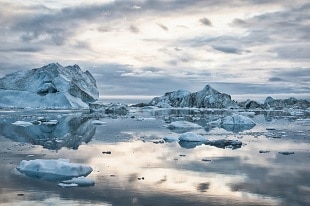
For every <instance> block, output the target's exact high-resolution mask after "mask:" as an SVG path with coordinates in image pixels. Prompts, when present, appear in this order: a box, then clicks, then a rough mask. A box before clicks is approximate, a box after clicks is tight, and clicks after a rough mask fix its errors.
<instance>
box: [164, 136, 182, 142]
mask: <svg viewBox="0 0 310 206" xmlns="http://www.w3.org/2000/svg"><path fill="white" fill-rule="evenodd" d="M164 141H165V142H177V141H179V137H164Z"/></svg>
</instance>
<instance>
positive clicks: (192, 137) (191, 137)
mask: <svg viewBox="0 0 310 206" xmlns="http://www.w3.org/2000/svg"><path fill="white" fill-rule="evenodd" d="M179 141H185V142H206V141H208V139H207V138H206V137H204V136H202V135H199V134H195V133H193V132H186V133H183V134H181V135H180V137H179Z"/></svg>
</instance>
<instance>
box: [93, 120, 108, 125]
mask: <svg viewBox="0 0 310 206" xmlns="http://www.w3.org/2000/svg"><path fill="white" fill-rule="evenodd" d="M92 124H94V125H105V124H106V122H103V121H100V120H93V121H92Z"/></svg>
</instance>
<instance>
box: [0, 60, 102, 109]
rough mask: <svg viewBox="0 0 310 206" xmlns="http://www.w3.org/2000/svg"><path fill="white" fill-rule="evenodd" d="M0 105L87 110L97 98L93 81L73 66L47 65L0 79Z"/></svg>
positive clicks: (89, 76) (87, 73)
mask: <svg viewBox="0 0 310 206" xmlns="http://www.w3.org/2000/svg"><path fill="white" fill-rule="evenodd" d="M0 88H1V89H0V96H1V99H0V107H2V108H40V109H46V108H51V109H88V103H89V102H93V101H95V100H97V99H98V98H99V93H98V90H97V87H96V81H95V79H94V78H93V77H92V75H91V74H90V73H89V72H88V71H86V72H82V71H81V69H80V67H79V66H77V65H74V66H67V67H63V66H61V65H60V64H57V63H56V64H49V65H46V66H43V67H41V68H37V69H32V70H29V71H20V72H15V73H12V74H9V75H6V76H5V77H3V78H1V79H0Z"/></svg>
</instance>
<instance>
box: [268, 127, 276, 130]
mask: <svg viewBox="0 0 310 206" xmlns="http://www.w3.org/2000/svg"><path fill="white" fill-rule="evenodd" d="M266 130H276V128H274V127H266Z"/></svg>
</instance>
